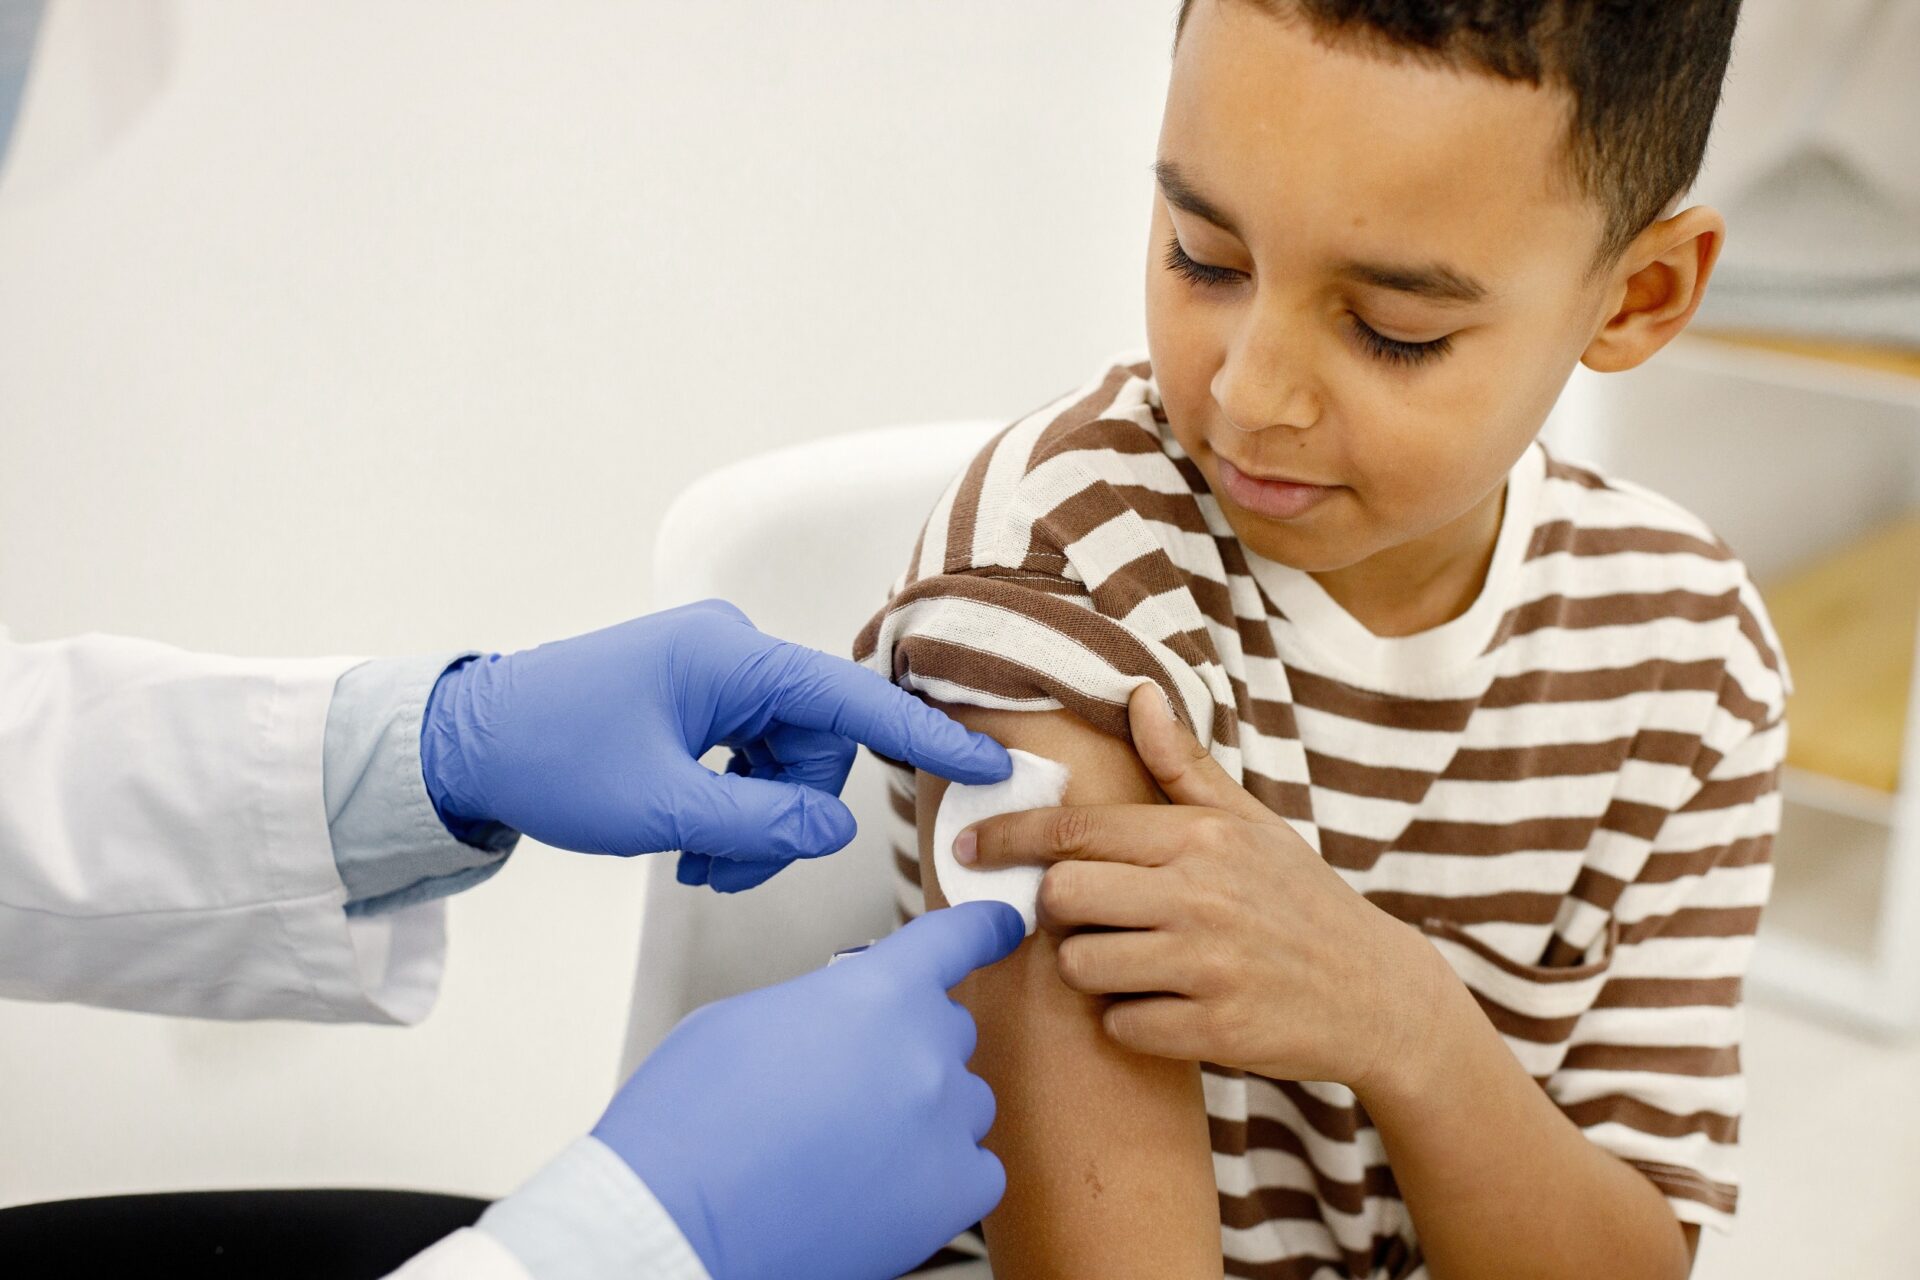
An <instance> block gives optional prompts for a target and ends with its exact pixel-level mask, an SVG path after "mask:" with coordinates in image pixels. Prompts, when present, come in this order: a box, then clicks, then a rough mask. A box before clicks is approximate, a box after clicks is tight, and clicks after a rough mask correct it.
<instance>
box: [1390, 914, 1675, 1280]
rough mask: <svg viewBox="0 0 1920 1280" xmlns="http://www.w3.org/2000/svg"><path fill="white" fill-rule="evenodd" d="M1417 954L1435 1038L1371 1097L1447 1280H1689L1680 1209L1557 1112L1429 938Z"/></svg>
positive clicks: (1428, 1250) (1419, 1224)
mask: <svg viewBox="0 0 1920 1280" xmlns="http://www.w3.org/2000/svg"><path fill="white" fill-rule="evenodd" d="M1408 942H1409V948H1408V950H1409V954H1410V955H1412V956H1414V957H1417V959H1416V960H1415V964H1416V966H1417V972H1418V973H1419V975H1420V979H1421V981H1422V982H1423V983H1424V984H1425V985H1426V987H1427V989H1428V990H1429V991H1430V992H1431V1003H1430V1005H1429V1006H1428V1007H1429V1008H1430V1010H1431V1012H1432V1024H1431V1026H1430V1027H1429V1028H1426V1029H1425V1030H1426V1032H1427V1034H1424V1035H1421V1036H1419V1037H1417V1038H1416V1037H1410V1040H1417V1043H1412V1044H1410V1045H1409V1047H1408V1051H1407V1052H1406V1053H1405V1054H1404V1055H1403V1056H1402V1057H1401V1058H1400V1059H1399V1060H1398V1061H1397V1062H1395V1063H1393V1064H1391V1065H1390V1066H1388V1067H1387V1068H1386V1069H1384V1070H1383V1071H1382V1072H1381V1073H1380V1078H1379V1079H1377V1080H1374V1081H1370V1082H1369V1083H1368V1084H1367V1085H1366V1087H1364V1088H1362V1089H1360V1090H1359V1091H1358V1094H1359V1099H1360V1102H1361V1105H1362V1106H1364V1107H1365V1108H1366V1110H1367V1114H1368V1115H1369V1116H1370V1117H1371V1119H1372V1120H1373V1123H1374V1125H1375V1126H1376V1127H1377V1128H1378V1129H1379V1132H1380V1137H1381V1140H1382V1142H1383V1143H1384V1144H1385V1147H1386V1152H1387V1159H1388V1162H1389V1163H1390V1164H1391V1165H1392V1168H1393V1173H1394V1178H1395V1180H1396V1181H1397V1182H1398V1184H1399V1187H1400V1194H1401V1196H1402V1198H1403V1199H1404V1200H1405V1201H1406V1204H1407V1209H1408V1212H1409V1213H1410V1214H1411V1215H1412V1218H1413V1223H1414V1228H1415V1230H1416V1232H1417V1233H1418V1236H1419V1239H1420V1246H1421V1253H1422V1256H1423V1257H1424V1258H1425V1260H1426V1263H1427V1269H1428V1271H1429V1272H1430V1274H1431V1275H1432V1276H1433V1277H1434V1280H1460V1278H1461V1277H1475V1278H1476V1280H1477V1278H1480V1277H1502V1276H1521V1275H1524V1276H1529V1277H1568V1278H1569V1280H1571V1278H1572V1277H1582V1278H1583V1280H1584V1278H1585V1277H1599V1276H1606V1277H1610V1278H1614V1280H1627V1278H1631V1280H1641V1278H1642V1277H1644V1278H1645V1280H1668V1278H1669V1277H1673V1278H1676V1280H1677V1278H1679V1277H1684V1276H1686V1275H1687V1274H1688V1273H1689V1271H1690V1270H1691V1269H1692V1257H1691V1251H1690V1248H1689V1246H1688V1243H1687V1237H1686V1236H1685V1234H1684V1233H1683V1231H1682V1229H1681V1227H1680V1225H1679V1222H1678V1221H1677V1220H1676V1219H1675V1217H1674V1214H1673V1210H1672V1209H1671V1208H1670V1207H1669V1206H1668V1204H1667V1202H1666V1199H1665V1198H1664V1197H1663V1196H1662V1195H1661V1194H1660V1193H1659V1191H1658V1190H1656V1189H1655V1187H1654V1186H1653V1184H1652V1183H1651V1182H1649V1181H1647V1179H1646V1178H1645V1177H1644V1176H1642V1175H1641V1174H1640V1173H1639V1171H1638V1170H1636V1169H1634V1168H1633V1167H1632V1166H1630V1165H1628V1164H1626V1163H1625V1162H1624V1161H1621V1160H1619V1159H1617V1158H1616V1157H1614V1156H1613V1155H1611V1154H1609V1153H1608V1152H1606V1151H1603V1150H1601V1149H1600V1148H1599V1147H1597V1146H1595V1145H1594V1144H1593V1143H1591V1142H1589V1141H1588V1140H1587V1138H1586V1136H1585V1135H1584V1134H1582V1133H1581V1132H1580V1130H1579V1129H1578V1128H1576V1127H1575V1126H1574V1124H1573V1122H1572V1121H1570V1120H1568V1119H1567V1117H1566V1116H1565V1115H1564V1114H1562V1113H1561V1111H1560V1109H1559V1108H1558V1107H1556V1106H1554V1105H1553V1102H1552V1100H1551V1099H1549V1098H1548V1097H1547V1096H1546V1094H1545V1092H1543V1091H1542V1090H1541V1088H1540V1087H1539V1086H1538V1085H1537V1084H1536V1083H1535V1082H1534V1081H1533V1079H1532V1078H1531V1077H1529V1076H1528V1075H1527V1073H1526V1071H1525V1069H1524V1068H1523V1067H1522V1066H1521V1065H1520V1063H1519V1061H1518V1059H1516V1058H1515V1057H1514V1056H1513V1053H1512V1052H1511V1051H1510V1050H1509V1049H1508V1048H1507V1046H1506V1043H1505V1042H1504V1041H1502V1040H1501V1038H1500V1034H1499V1032H1497V1031H1495V1030H1494V1028H1493V1024H1492V1023H1490V1022H1489V1021H1487V1018H1486V1015H1485V1014H1484V1013H1482V1012H1481V1010H1480V1007H1479V1005H1478V1004H1477V1003H1476V1002H1475V1001H1474V998H1473V995H1472V993H1470V992H1469V991H1468V990H1467V989H1466V987H1465V986H1464V985H1463V984H1462V983H1461V982H1460V980H1459V979H1458V978H1457V977H1456V976H1455V975H1454V973H1453V971H1452V969H1451V968H1449V967H1448V965H1447V963H1446V961H1445V960H1444V959H1443V958H1442V957H1441V956H1440V955H1439V954H1438V953H1437V952H1436V951H1434V950H1433V948H1432V947H1431V946H1430V945H1429V944H1428V943H1427V942H1426V940H1425V939H1424V938H1421V937H1419V936H1418V935H1417V934H1413V933H1411V931H1409V936H1408Z"/></svg>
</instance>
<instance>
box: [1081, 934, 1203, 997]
mask: <svg viewBox="0 0 1920 1280" xmlns="http://www.w3.org/2000/svg"><path fill="white" fill-rule="evenodd" d="M1185 961H1186V951H1185V950H1184V949H1183V948H1182V947H1181V946H1180V944H1179V943H1178V942H1176V941H1175V940H1174V939H1172V938H1170V937H1168V936H1167V935H1166V934H1164V933H1159V932H1155V931H1154V930H1151V929H1121V930H1119V931H1117V932H1114V933H1076V934H1075V935H1073V936H1072V937H1071V938H1064V939H1062V940H1061V942H1060V949H1059V952H1058V953H1057V955H1056V957H1055V961H1054V963H1055V966H1056V967H1057V968H1058V969H1059V970H1060V980H1061V981H1062V982H1064V983H1065V984H1066V985H1067V986H1069V987H1071V988H1073V989H1074V990H1075V991H1078V992H1080V993H1081V994H1083V995H1090V996H1111V995H1133V994H1136V993H1138V992H1143V991H1157V992H1167V993H1177V992H1184V991H1187V990H1190V989H1191V988H1190V984H1189V982H1188V980H1187V972H1186V970H1187V965H1186V963H1185Z"/></svg>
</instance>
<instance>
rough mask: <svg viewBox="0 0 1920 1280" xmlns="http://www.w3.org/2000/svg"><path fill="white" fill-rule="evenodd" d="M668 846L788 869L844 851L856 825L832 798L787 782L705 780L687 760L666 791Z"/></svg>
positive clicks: (735, 777)
mask: <svg viewBox="0 0 1920 1280" xmlns="http://www.w3.org/2000/svg"><path fill="white" fill-rule="evenodd" d="M669 786H670V788H671V794H670V795H669V796H668V797H666V808H667V810H668V814H669V821H670V822H671V825H672V832H671V834H672V837H673V839H674V841H675V843H676V847H678V848H679V849H681V850H682V851H684V852H687V853H696V854H705V855H707V856H708V857H713V858H727V859H733V860H736V861H740V862H791V861H792V860H793V859H795V858H818V857H822V856H824V855H826V854H829V853H833V852H835V851H836V850H839V849H843V848H845V847H846V845H847V842H848V841H850V840H852V839H853V834H854V830H855V826H856V824H855V823H854V820H853V812H852V810H850V809H848V808H847V806H846V805H844V804H842V803H841V802H840V800H839V798H838V797H837V796H832V795H829V794H827V793H826V792H824V791H816V790H815V789H813V788H812V787H804V786H801V785H799V784H797V783H791V782H772V781H768V780H766V779H763V778H750V777H746V776H744V775H741V774H734V773H712V772H710V771H708V770H706V769H703V768H701V767H700V765H698V764H696V763H694V762H693V761H691V760H689V761H688V762H687V768H686V769H685V770H684V771H682V772H681V773H680V774H679V775H678V776H676V777H675V778H674V779H673V780H672V781H671V783H670V784H669Z"/></svg>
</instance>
